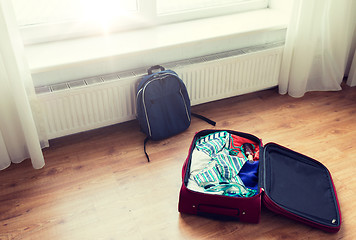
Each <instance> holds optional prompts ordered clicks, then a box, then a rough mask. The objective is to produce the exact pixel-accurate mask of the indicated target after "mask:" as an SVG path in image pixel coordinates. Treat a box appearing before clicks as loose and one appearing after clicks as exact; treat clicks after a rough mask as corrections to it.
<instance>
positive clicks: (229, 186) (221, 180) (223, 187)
mask: <svg viewBox="0 0 356 240" xmlns="http://www.w3.org/2000/svg"><path fill="white" fill-rule="evenodd" d="M230 141H232V137H231V135H230V133H228V132H226V131H220V132H216V133H213V134H209V135H207V136H204V137H202V138H200V139H198V140H197V142H196V146H195V147H196V149H197V150H199V151H202V152H204V153H205V154H207V155H208V156H209V157H210V158H211V161H210V162H209V164H208V165H207V166H206V167H205V168H204V169H203V170H201V171H200V172H198V173H197V174H195V175H194V176H193V179H194V181H195V182H196V183H197V184H198V185H199V186H200V187H203V188H205V189H206V191H209V192H221V194H223V195H228V196H240V197H249V196H253V195H254V194H255V193H256V190H252V189H249V188H247V187H245V185H244V183H243V182H242V180H241V179H240V177H239V176H238V173H239V172H240V170H241V168H242V167H243V165H244V164H245V162H246V158H242V157H238V156H236V154H234V155H230V153H231V149H229V146H231V145H232V144H230V143H231V142H230ZM234 150H235V149H234Z"/></svg>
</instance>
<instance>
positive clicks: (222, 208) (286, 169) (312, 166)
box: [178, 130, 341, 232]
mask: <svg viewBox="0 0 356 240" xmlns="http://www.w3.org/2000/svg"><path fill="white" fill-rule="evenodd" d="M218 131H227V132H229V133H230V134H234V135H237V136H241V137H243V138H247V139H249V140H252V141H254V142H255V143H256V144H258V145H259V147H260V151H259V169H258V193H257V194H256V195H254V196H252V197H231V196H223V195H213V194H206V193H202V192H197V191H194V190H191V189H188V187H187V181H188V178H189V174H190V164H191V158H192V151H193V149H194V148H195V142H196V141H197V139H198V138H200V137H202V136H205V135H208V134H211V133H214V132H218ZM262 202H263V203H264V205H265V206H266V207H267V208H268V209H270V210H271V211H274V212H276V213H279V214H281V215H284V216H286V217H289V218H291V219H294V220H296V221H299V222H302V223H305V224H308V225H310V226H312V227H316V228H319V229H322V230H324V231H327V232H337V231H339V229H340V226H341V213H340V207H339V203H338V199H337V194H336V191H335V187H334V184H333V181H332V178H331V174H330V172H329V171H328V170H327V169H326V167H325V166H323V165H322V164H321V163H319V162H318V161H316V160H314V159H311V158H309V157H307V156H305V155H302V154H300V153H297V152H294V151H293V150H290V149H287V148H285V147H283V146H280V145H277V144H274V143H268V144H266V146H264V147H263V145H262V141H261V140H260V139H259V138H257V137H256V136H254V135H251V134H248V133H242V132H236V131H232V130H203V131H200V132H198V133H197V134H196V135H195V136H194V138H193V140H192V143H191V146H190V149H189V153H188V157H187V159H186V161H185V162H184V165H183V168H182V186H181V189H180V195H179V203H178V210H179V212H181V213H187V214H195V215H197V214H199V215H200V214H202V215H204V214H214V215H223V216H229V217H233V218H235V219H237V220H239V221H242V222H249V223H258V222H259V220H260V214H261V203H262Z"/></svg>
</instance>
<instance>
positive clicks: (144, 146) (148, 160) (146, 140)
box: [143, 137, 150, 162]
mask: <svg viewBox="0 0 356 240" xmlns="http://www.w3.org/2000/svg"><path fill="white" fill-rule="evenodd" d="M148 140H150V137H146V138H145V140H144V141H143V150H144V151H145V155H146V158H147V162H150V158H149V157H148V154H147V152H146V143H147V142H148Z"/></svg>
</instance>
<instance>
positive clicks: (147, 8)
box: [20, 0, 269, 45]
mask: <svg viewBox="0 0 356 240" xmlns="http://www.w3.org/2000/svg"><path fill="white" fill-rule="evenodd" d="M137 4H138V12H139V15H140V16H141V19H142V18H143V19H145V21H132V20H130V21H129V22H127V21H125V24H122V22H123V21H121V24H120V22H116V23H114V24H113V25H111V29H110V30H108V31H103V29H102V27H101V26H100V25H97V26H93V24H78V22H76V21H67V22H61V23H48V24H38V25H32V26H23V27H20V31H21V34H22V36H23V40H24V43H25V44H27V45H28V44H36V43H44V42H52V41H59V40H65V39H70V38H77V37H85V36H90V35H95V34H103V33H105V34H107V33H111V32H118V31H127V30H133V29H138V28H147V27H152V26H157V25H162V24H169V23H176V22H180V21H190V20H195V19H201V18H208V17H215V16H219V15H228V14H233V13H238V12H245V11H252V10H257V9H263V8H268V7H269V0H251V1H250V2H247V3H246V2H241V3H238V4H236V5H229V6H220V7H214V8H206V9H199V10H191V11H185V12H179V13H172V14H167V15H160V16H158V15H157V13H156V12H157V11H156V0H137Z"/></svg>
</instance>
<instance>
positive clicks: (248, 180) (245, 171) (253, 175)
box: [239, 161, 258, 191]
mask: <svg viewBox="0 0 356 240" xmlns="http://www.w3.org/2000/svg"><path fill="white" fill-rule="evenodd" d="M239 176H240V178H241V180H242V181H243V183H244V184H245V186H246V187H247V188H250V189H254V190H256V191H257V190H258V161H254V162H252V163H251V162H249V161H247V162H246V163H245V164H244V166H243V167H242V168H241V170H240V172H239Z"/></svg>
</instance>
